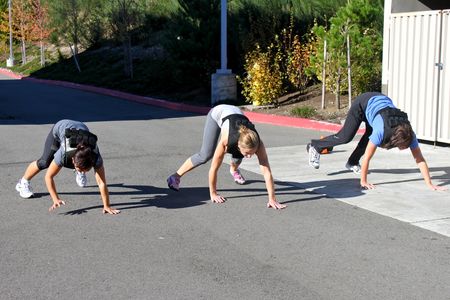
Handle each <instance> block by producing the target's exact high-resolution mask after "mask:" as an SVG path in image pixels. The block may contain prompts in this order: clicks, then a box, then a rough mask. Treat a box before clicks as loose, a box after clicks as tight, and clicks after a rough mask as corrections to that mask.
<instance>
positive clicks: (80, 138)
mask: <svg viewBox="0 0 450 300" xmlns="http://www.w3.org/2000/svg"><path fill="white" fill-rule="evenodd" d="M80 143H84V144H87V146H88V147H89V148H91V149H92V150H93V152H94V155H95V161H97V159H98V148H97V136H96V135H95V134H93V133H90V132H89V131H86V130H82V129H70V128H67V129H66V131H65V132H64V145H65V147H64V150H65V151H64V156H63V157H64V158H63V165H64V167H66V168H70V169H75V166H74V165H73V162H72V158H73V156H74V155H75V151H76V150H77V146H78V144H80Z"/></svg>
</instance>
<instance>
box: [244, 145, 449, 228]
mask: <svg viewBox="0 0 450 300" xmlns="http://www.w3.org/2000/svg"><path fill="white" fill-rule="evenodd" d="M355 147H356V142H352V143H349V144H346V145H342V146H339V147H335V149H334V151H333V152H332V153H331V154H326V155H322V156H321V165H320V169H318V170H316V169H313V168H312V167H310V166H309V165H308V154H307V152H306V145H298V146H289V147H274V148H270V149H268V155H269V160H270V164H271V167H272V171H273V175H274V178H275V179H276V180H277V181H283V182H286V183H289V184H290V185H295V186H299V187H301V188H303V189H306V190H308V191H312V192H315V193H318V194H323V195H326V196H328V197H330V198H334V199H337V200H339V201H342V202H345V203H348V204H351V205H354V206H355V207H360V208H363V209H366V210H369V211H372V212H375V213H378V214H381V215H384V216H388V217H391V218H394V219H397V220H400V221H403V222H407V223H410V224H412V225H415V226H418V227H421V228H425V229H428V230H431V231H434V232H437V233H440V234H442V235H445V236H450V193H449V191H448V190H447V191H432V190H430V189H429V188H428V187H427V186H426V185H425V183H424V181H423V178H422V176H421V174H420V171H419V169H418V168H417V165H416V163H415V161H414V159H413V157H412V155H411V152H410V151H409V150H404V151H399V150H398V149H392V150H389V151H388V150H384V149H381V148H378V149H377V152H376V153H375V155H374V157H373V159H372V161H371V165H370V169H369V172H370V173H369V176H368V181H369V182H370V183H373V184H375V185H376V188H375V189H374V190H361V188H360V185H359V178H360V177H359V175H356V174H354V173H353V172H350V171H348V170H347V169H345V162H346V161H347V158H348V156H349V155H350V153H351V151H352V150H353V149H354V148H355ZM420 147H421V150H422V153H423V155H424V157H425V159H426V161H427V163H428V166H429V168H430V174H431V177H432V180H433V183H434V184H436V185H445V186H448V185H449V182H450V155H449V154H450V149H449V148H444V147H434V146H431V145H426V144H420ZM242 168H243V169H246V170H249V171H252V172H256V173H257V172H259V166H258V162H257V160H256V159H247V160H244V162H243V164H242Z"/></svg>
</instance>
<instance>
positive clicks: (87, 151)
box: [73, 143, 95, 170]
mask: <svg viewBox="0 0 450 300" xmlns="http://www.w3.org/2000/svg"><path fill="white" fill-rule="evenodd" d="M73 164H74V165H75V167H77V168H79V169H82V170H88V169H90V168H92V167H93V166H94V164H95V153H94V151H93V150H92V149H91V147H89V146H88V145H87V144H85V143H80V144H78V145H77V150H75V154H74V156H73Z"/></svg>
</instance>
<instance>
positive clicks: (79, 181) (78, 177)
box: [75, 171, 87, 188]
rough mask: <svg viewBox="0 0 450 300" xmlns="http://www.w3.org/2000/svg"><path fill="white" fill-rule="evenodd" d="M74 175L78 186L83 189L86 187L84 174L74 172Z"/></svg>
mask: <svg viewBox="0 0 450 300" xmlns="http://www.w3.org/2000/svg"><path fill="white" fill-rule="evenodd" d="M75 173H76V176H75V179H76V181H77V184H78V186H79V187H83V188H84V187H86V186H87V177H86V173H84V172H78V171H75Z"/></svg>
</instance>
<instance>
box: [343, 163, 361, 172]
mask: <svg viewBox="0 0 450 300" xmlns="http://www.w3.org/2000/svg"><path fill="white" fill-rule="evenodd" d="M345 168H346V169H347V170H349V171H352V172H353V173H355V174H361V165H359V164H357V165H353V166H352V165H350V164H349V163H346V164H345Z"/></svg>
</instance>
